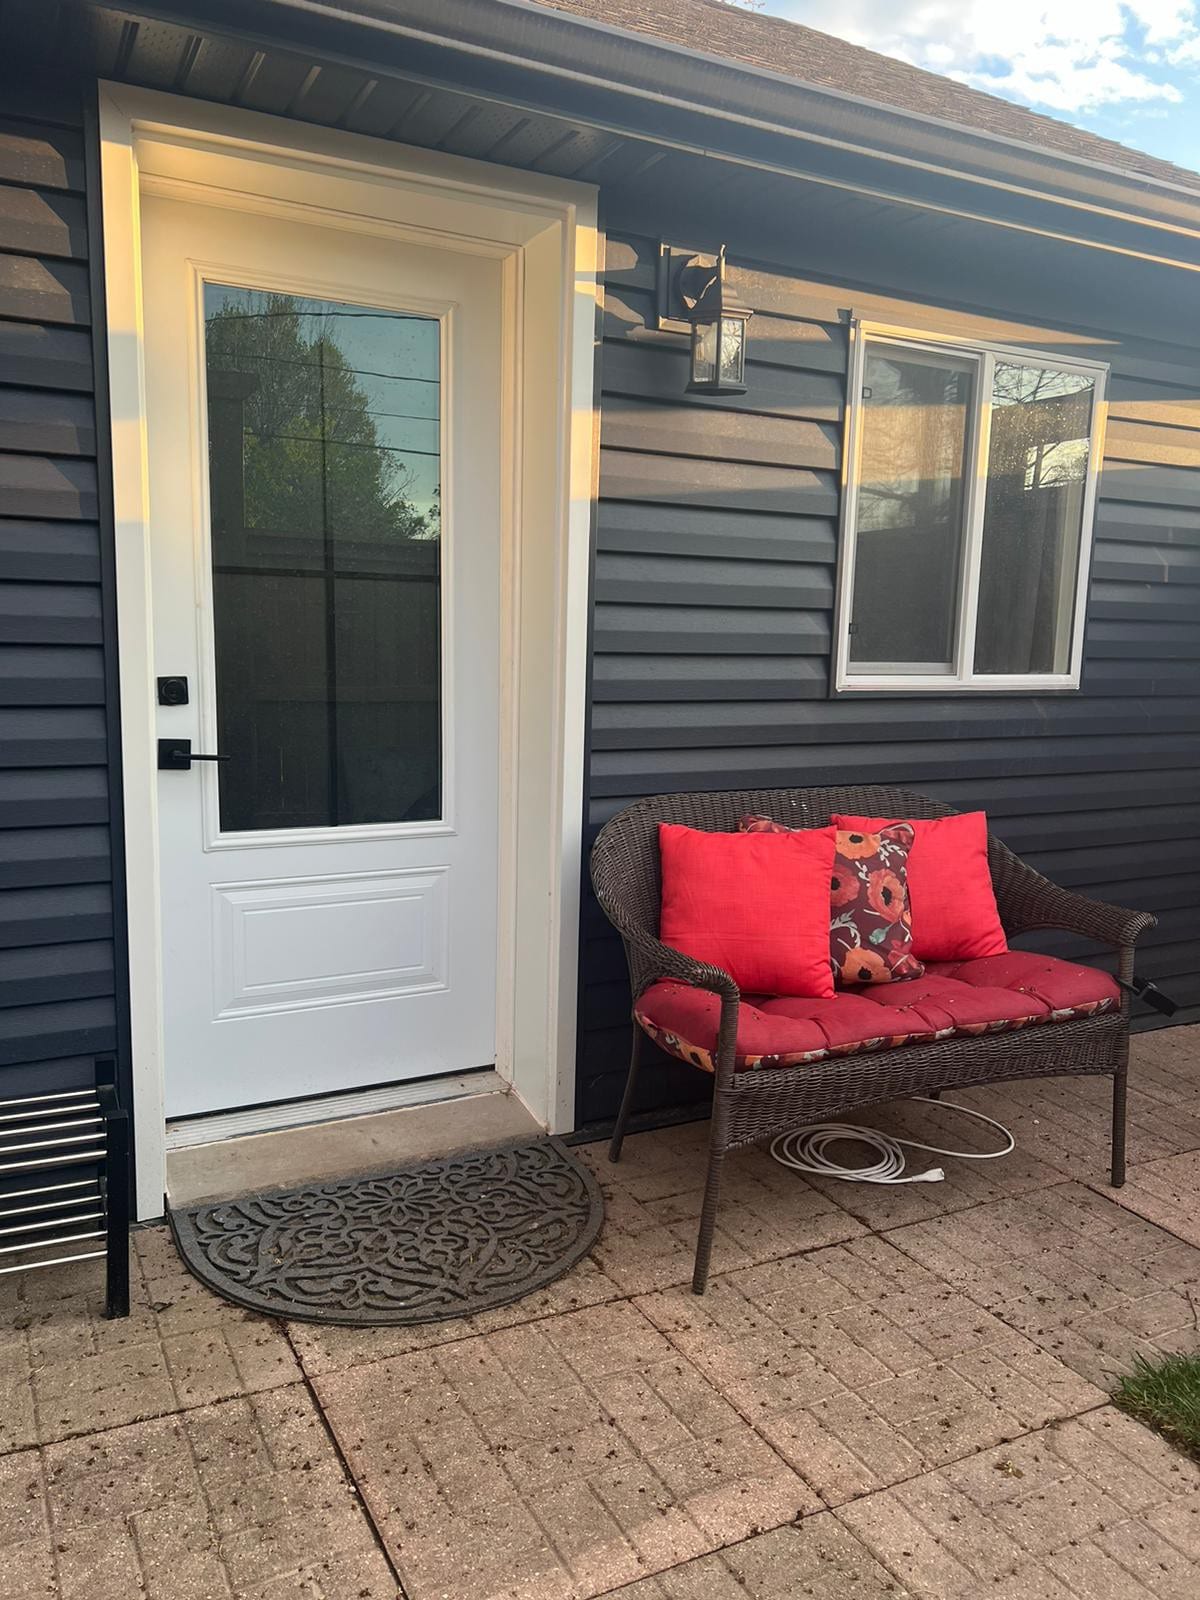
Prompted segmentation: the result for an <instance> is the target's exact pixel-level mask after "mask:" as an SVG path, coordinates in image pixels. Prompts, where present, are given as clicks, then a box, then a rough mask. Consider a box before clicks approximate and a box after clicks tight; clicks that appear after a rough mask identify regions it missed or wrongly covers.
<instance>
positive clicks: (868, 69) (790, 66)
mask: <svg viewBox="0 0 1200 1600" xmlns="http://www.w3.org/2000/svg"><path fill="white" fill-rule="evenodd" d="M535 3H536V4H538V5H541V6H545V7H546V8H547V9H548V10H551V11H560V12H565V13H568V14H570V15H572V16H576V17H579V18H580V19H581V20H586V21H588V22H599V23H605V24H607V26H609V27H612V28H618V29H621V30H623V31H626V32H629V33H641V34H647V35H649V36H650V37H652V38H655V39H659V40H663V41H665V42H666V43H669V44H675V45H682V46H684V47H685V48H687V49H690V50H696V51H699V52H700V53H702V54H704V55H709V56H714V57H717V58H718V59H720V60H724V61H729V62H735V63H743V64H745V65H747V66H752V67H760V68H762V69H764V70H766V71H768V72H774V73H778V74H780V75H781V76H783V77H786V78H794V79H795V80H797V82H801V83H805V84H811V85H813V86H815V87H817V88H822V89H834V90H837V91H838V92H840V93H842V94H850V95H855V96H857V97H858V98H860V99H863V100H870V101H873V102H875V103H876V104H877V105H882V106H891V107H894V108H895V109H896V110H899V111H909V112H916V113H918V114H920V115H922V116H928V117H936V118H938V119H940V120H941V121H944V122H951V123H956V124H958V125H959V126H961V127H964V128H969V129H972V130H974V131H976V132H979V131H982V132H984V133H991V134H996V135H998V136H999V137H1001V138H1005V139H1016V140H1020V141H1021V142H1022V143H1024V144H1028V145H1037V146H1040V147H1041V148H1043V149H1045V150H1051V151H1054V152H1056V153H1058V154H1061V155H1065V156H1072V157H1075V158H1076V159H1079V160H1084V161H1094V162H1101V163H1103V164H1104V165H1106V166H1110V167H1116V168H1118V169H1119V170H1120V171H1122V172H1127V173H1133V174H1135V175H1138V176H1141V177H1145V178H1153V179H1156V180H1157V181H1158V182H1160V183H1172V184H1178V185H1181V186H1183V187H1184V188H1187V189H1191V190H1200V173H1196V172H1192V171H1189V170H1188V169H1187V168H1186V167H1179V166H1176V165H1175V163H1174V162H1171V161H1163V160H1161V159H1160V158H1159V157H1157V156H1151V155H1147V154H1145V153H1144V152H1143V151H1141V150H1133V149H1130V148H1129V146H1127V145H1123V144H1118V143H1117V141H1116V140H1114V139H1104V138H1101V136H1100V135H1099V134H1095V133H1089V132H1087V131H1086V130H1085V129H1083V128H1076V127H1074V126H1072V125H1071V124H1070V123H1067V122H1060V121H1059V120H1058V119H1057V118H1055V117H1047V116H1043V115H1042V114H1041V113H1040V112H1038V111H1030V110H1029V109H1028V108H1027V107H1025V106H1019V105H1015V104H1013V102H1012V101H1010V100H1001V99H1000V98H999V97H998V96H996V95H991V94H985V93H984V92H983V91H982V90H979V89H972V88H970V87H969V86H968V85H967V84H964V83H958V82H956V81H955V80H954V79H953V78H943V77H939V76H938V74H937V73H933V72H926V71H924V70H923V69H922V68H920V67H914V66H910V65H909V64H908V62H906V61H897V60H894V59H893V58H892V57H890V56H882V55H878V54H876V52H875V51H874V50H866V49H864V48H863V47H862V46H861V45H855V44H848V43H847V42H846V41H845V40H844V39H835V38H833V37H831V35H829V34H827V33H818V32H817V30H816V29H815V28H806V27H804V26H802V25H801V24H800V23H796V22H789V21H787V20H786V18H783V17H770V16H764V15H763V14H762V13H760V12H755V11H748V10H745V9H743V8H742V7H740V6H736V5H730V4H728V3H727V0H535Z"/></svg>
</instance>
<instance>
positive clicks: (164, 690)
mask: <svg viewBox="0 0 1200 1600" xmlns="http://www.w3.org/2000/svg"><path fill="white" fill-rule="evenodd" d="M158 703H159V705H160V706H185V705H187V703H188V681H187V679H186V678H160V679H159V680H158Z"/></svg>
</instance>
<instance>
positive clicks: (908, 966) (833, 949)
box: [740, 817, 925, 986]
mask: <svg viewBox="0 0 1200 1600" xmlns="http://www.w3.org/2000/svg"><path fill="white" fill-rule="evenodd" d="M740 827H741V828H742V830H743V832H746V833H796V832H802V831H803V830H801V829H796V828H789V827H788V826H787V825H786V824H785V823H782V822H775V821H773V820H772V819H771V818H770V817H743V818H742V820H741V823H740ZM912 842H913V831H912V827H911V825H910V824H909V823H907V822H897V823H895V824H893V826H892V827H890V828H881V829H880V830H879V832H878V833H850V832H845V831H842V832H839V833H838V835H837V843H836V846H835V849H834V857H833V880H832V885H831V894H830V917H829V959H830V962H831V964H832V966H833V978H834V982H835V983H842V984H845V985H847V986H849V985H851V984H853V985H859V984H866V983H895V982H897V981H899V980H901V979H903V978H921V977H924V975H925V968H924V967H923V966H922V965H921V963H920V962H919V961H918V960H917V958H916V956H915V955H914V954H913V939H912V917H911V914H910V911H909V903H908V852H909V851H910V850H911V849H912Z"/></svg>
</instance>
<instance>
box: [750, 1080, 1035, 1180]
mask: <svg viewBox="0 0 1200 1600" xmlns="http://www.w3.org/2000/svg"><path fill="white" fill-rule="evenodd" d="M911 1098H912V1099H913V1100H914V1101H922V1102H923V1103H924V1104H925V1105H928V1106H943V1107H944V1108H945V1109H946V1110H947V1111H961V1112H962V1114H963V1115H964V1116H965V1117H974V1118H975V1120H976V1121H977V1122H986V1123H987V1125H988V1127H989V1128H995V1129H996V1131H997V1133H1002V1134H1003V1135H1004V1138H1005V1140H1006V1141H1007V1142H1006V1144H1005V1146H1004V1148H1003V1149H1002V1150H942V1149H940V1148H939V1147H938V1146H937V1145H935V1144H922V1143H921V1142H920V1141H919V1140H917V1139H900V1138H897V1137H896V1136H895V1135H894V1134H890V1133H881V1132H880V1131H879V1129H878V1128H857V1127H855V1126H854V1125H853V1124H852V1123H848V1122H817V1123H814V1124H813V1126H812V1127H810V1128H798V1129H797V1130H796V1131H795V1133H781V1134H780V1135H779V1137H778V1138H777V1139H773V1140H772V1141H771V1154H772V1155H773V1156H774V1157H775V1159H776V1161H778V1162H779V1163H780V1165H781V1166H785V1167H791V1168H792V1169H793V1170H794V1171H796V1172H811V1173H813V1174H814V1175H815V1176H817V1177H820V1178H841V1179H842V1180H843V1182H845V1183H941V1181H942V1179H943V1178H944V1177H945V1176H946V1174H945V1173H944V1172H943V1171H942V1169H941V1167H930V1168H929V1170H928V1171H927V1172H910V1173H905V1171H904V1166H905V1159H904V1151H905V1149H908V1150H926V1151H928V1153H929V1154H930V1155H934V1156H953V1157H954V1158H955V1159H956V1160H958V1161H995V1160H996V1158H997V1156H1006V1155H1008V1153H1009V1151H1010V1150H1013V1149H1015V1148H1016V1143H1017V1141H1016V1140H1015V1139H1014V1138H1013V1136H1012V1134H1011V1133H1010V1132H1009V1131H1008V1129H1007V1128H1006V1127H1005V1126H1004V1124H1003V1123H1002V1122H996V1121H995V1120H994V1119H993V1118H992V1117H985V1116H984V1114H983V1112H982V1111H975V1110H973V1109H972V1107H970V1106H963V1105H959V1104H958V1102H957V1101H955V1100H934V1099H932V1098H931V1097H930V1096H929V1095H924V1094H916V1095H913V1096H911ZM844 1139H853V1140H856V1141H857V1142H858V1143H859V1144H865V1145H868V1146H869V1147H870V1148H871V1149H872V1150H874V1151H877V1152H878V1154H879V1160H878V1161H876V1162H875V1164H874V1165H873V1166H866V1167H847V1166H844V1165H843V1164H842V1163H841V1162H840V1161H834V1160H833V1159H832V1158H831V1157H830V1156H829V1155H827V1154H826V1151H827V1150H828V1148H829V1146H830V1145H831V1144H836V1143H837V1142H838V1141H839V1140H844Z"/></svg>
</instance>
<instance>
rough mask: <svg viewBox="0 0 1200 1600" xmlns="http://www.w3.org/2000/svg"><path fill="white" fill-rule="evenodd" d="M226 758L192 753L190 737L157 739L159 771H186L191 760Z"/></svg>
mask: <svg viewBox="0 0 1200 1600" xmlns="http://www.w3.org/2000/svg"><path fill="white" fill-rule="evenodd" d="M228 760H229V757H228V756H202V755H199V754H196V753H194V752H193V750H192V741H191V740H190V739H160V740H159V741H158V770H159V771H160V772H187V771H188V770H189V768H190V767H191V765H192V762H193V761H228Z"/></svg>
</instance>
